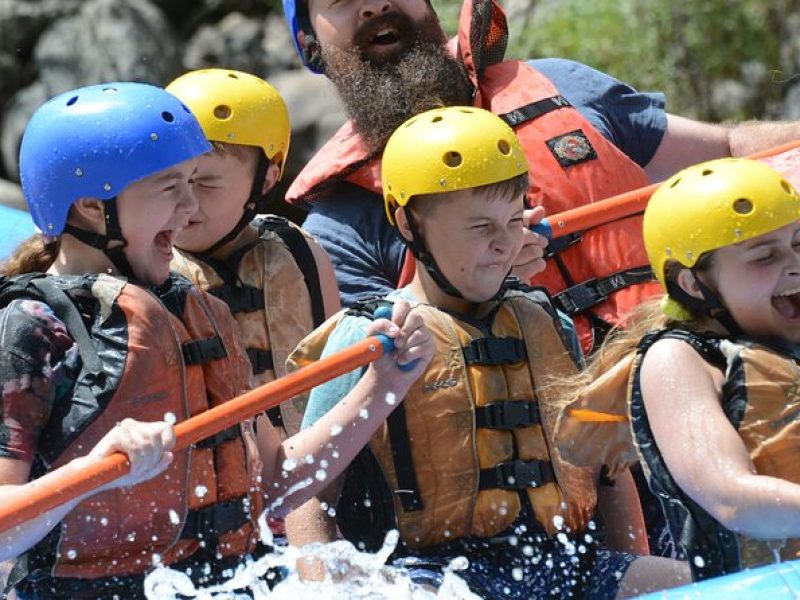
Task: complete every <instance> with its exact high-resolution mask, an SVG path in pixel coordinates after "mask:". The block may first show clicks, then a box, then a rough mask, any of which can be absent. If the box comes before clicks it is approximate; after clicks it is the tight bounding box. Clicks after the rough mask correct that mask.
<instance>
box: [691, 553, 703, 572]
mask: <svg viewBox="0 0 800 600" xmlns="http://www.w3.org/2000/svg"><path fill="white" fill-rule="evenodd" d="M692 562H693V563H694V566H695V567H697V568H698V569H702V568H703V567H705V566H706V561H704V560H703V557H702V556H699V555H698V556H695V557H694V558H693V559H692Z"/></svg>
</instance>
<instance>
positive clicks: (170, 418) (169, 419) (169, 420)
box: [164, 412, 178, 425]
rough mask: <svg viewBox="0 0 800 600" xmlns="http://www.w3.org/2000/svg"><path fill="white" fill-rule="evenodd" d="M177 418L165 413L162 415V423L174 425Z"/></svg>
mask: <svg viewBox="0 0 800 600" xmlns="http://www.w3.org/2000/svg"><path fill="white" fill-rule="evenodd" d="M177 420H178V418H177V417H176V416H175V413H171V412H165V413H164V421H166V422H167V423H169V424H170V425H174V424H175V422H176V421H177Z"/></svg>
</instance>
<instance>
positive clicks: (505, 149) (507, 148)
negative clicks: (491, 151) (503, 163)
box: [497, 140, 511, 156]
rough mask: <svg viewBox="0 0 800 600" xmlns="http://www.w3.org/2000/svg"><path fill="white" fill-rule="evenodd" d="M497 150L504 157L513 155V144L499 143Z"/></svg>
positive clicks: (504, 141) (501, 141) (503, 141)
mask: <svg viewBox="0 0 800 600" xmlns="http://www.w3.org/2000/svg"><path fill="white" fill-rule="evenodd" d="M497 149H498V150H500V154H502V155H503V156H508V155H509V154H511V144H509V143H508V142H507V141H506V140H500V141H499V142H497Z"/></svg>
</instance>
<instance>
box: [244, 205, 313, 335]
mask: <svg viewBox="0 0 800 600" xmlns="http://www.w3.org/2000/svg"><path fill="white" fill-rule="evenodd" d="M267 230H268V231H272V232H273V233H275V234H277V235H278V236H279V237H280V238H281V240H282V241H283V243H284V244H286V246H287V247H288V248H289V252H291V254H292V256H293V257H294V260H295V262H296V263H297V266H298V267H299V268H300V271H301V272H302V273H303V278H304V279H305V282H306V287H307V288H308V295H309V297H310V298H311V318H312V319H313V321H314V327H319V326H320V325H322V324H323V323H324V322H325V303H324V302H323V299H322V285H321V283H320V280H319V269H317V261H316V260H314V254H313V252H312V251H311V247H310V246H309V245H308V240H306V238H305V236H304V235H303V234H302V232H301V231H300V230H299V229H297V228H295V227H292V226H291V225H289V221H288V220H287V219H285V218H283V217H279V216H277V215H267V216H265V217H263V218H262V219H261V221H260V223H259V227H258V231H259V233H263V232H264V231H267Z"/></svg>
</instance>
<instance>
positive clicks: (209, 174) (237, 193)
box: [175, 151, 258, 252]
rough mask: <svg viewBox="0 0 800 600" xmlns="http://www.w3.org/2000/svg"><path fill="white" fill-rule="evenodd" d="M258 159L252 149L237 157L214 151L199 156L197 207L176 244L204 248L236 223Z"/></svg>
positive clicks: (218, 238)
mask: <svg viewBox="0 0 800 600" xmlns="http://www.w3.org/2000/svg"><path fill="white" fill-rule="evenodd" d="M257 160H258V157H257V154H256V153H255V152H248V153H246V154H245V155H244V156H241V157H239V156H234V155H233V154H231V153H230V152H224V153H223V152H217V151H213V152H209V153H208V154H204V155H203V156H201V157H200V158H199V159H198V161H197V173H196V175H195V177H194V188H193V191H194V195H195V197H196V198H197V203H198V205H199V208H198V210H197V212H196V213H195V214H194V215H192V217H191V219H189V224H188V225H187V226H186V227H185V228H184V229H183V230H181V231H179V232H178V235H177V236H176V238H175V245H176V246H177V247H178V248H181V249H182V250H186V251H188V252H203V251H204V250H207V249H208V248H210V247H211V246H213V245H214V244H215V243H217V242H218V241H219V240H221V239H222V238H223V237H224V236H225V235H226V234H227V233H228V232H229V231H231V230H232V229H233V228H234V227H235V226H236V224H237V223H238V222H239V219H241V218H242V214H243V213H244V206H245V203H246V202H247V200H248V199H249V196H250V190H251V188H252V183H253V177H254V175H255V170H256V162H257Z"/></svg>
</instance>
